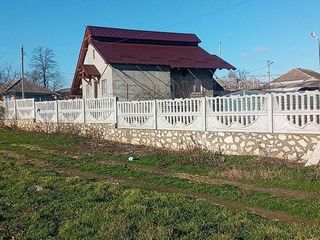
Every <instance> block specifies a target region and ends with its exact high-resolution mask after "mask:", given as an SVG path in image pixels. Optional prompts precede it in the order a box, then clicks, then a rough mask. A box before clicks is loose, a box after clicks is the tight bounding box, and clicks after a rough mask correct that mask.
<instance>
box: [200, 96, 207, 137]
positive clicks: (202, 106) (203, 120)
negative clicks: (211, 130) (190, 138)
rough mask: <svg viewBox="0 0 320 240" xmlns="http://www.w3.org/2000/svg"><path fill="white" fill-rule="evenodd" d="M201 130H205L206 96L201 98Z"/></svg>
mask: <svg viewBox="0 0 320 240" xmlns="http://www.w3.org/2000/svg"><path fill="white" fill-rule="evenodd" d="M201 117H202V130H203V131H207V97H202V98H201Z"/></svg>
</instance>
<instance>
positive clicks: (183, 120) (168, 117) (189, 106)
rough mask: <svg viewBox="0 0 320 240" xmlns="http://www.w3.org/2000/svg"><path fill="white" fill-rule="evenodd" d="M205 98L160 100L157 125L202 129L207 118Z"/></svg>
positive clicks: (161, 127)
mask: <svg viewBox="0 0 320 240" xmlns="http://www.w3.org/2000/svg"><path fill="white" fill-rule="evenodd" d="M204 99H205V98H202V99H201V98H190V99H174V100H158V101H157V125H158V128H159V129H177V130H202V129H203V124H204V122H205V118H204V117H203V113H205V109H204V104H203V100H204Z"/></svg>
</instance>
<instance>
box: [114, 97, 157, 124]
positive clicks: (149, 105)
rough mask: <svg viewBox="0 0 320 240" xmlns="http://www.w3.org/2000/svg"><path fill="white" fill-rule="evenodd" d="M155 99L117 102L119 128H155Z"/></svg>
mask: <svg viewBox="0 0 320 240" xmlns="http://www.w3.org/2000/svg"><path fill="white" fill-rule="evenodd" d="M155 102H156V101H132V102H118V103H117V114H118V126H119V128H141V129H143V128H148V129H155V128H156V118H155V107H156V105H155Z"/></svg>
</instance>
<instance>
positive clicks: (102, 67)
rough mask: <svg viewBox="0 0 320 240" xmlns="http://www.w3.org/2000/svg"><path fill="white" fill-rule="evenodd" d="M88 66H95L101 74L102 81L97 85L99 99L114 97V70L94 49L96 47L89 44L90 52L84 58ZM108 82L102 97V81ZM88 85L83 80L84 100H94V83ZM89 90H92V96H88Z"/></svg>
mask: <svg viewBox="0 0 320 240" xmlns="http://www.w3.org/2000/svg"><path fill="white" fill-rule="evenodd" d="M94 51H95V52H94ZM83 64H88V65H90V64H91V65H95V66H96V68H97V69H98V71H99V72H100V74H101V78H100V80H99V81H98V82H97V83H96V84H97V90H98V91H97V97H98V98H102V97H112V96H113V83H112V69H111V67H110V66H109V65H108V64H106V63H105V61H104V60H103V58H102V57H101V55H100V54H99V53H98V52H97V51H96V50H95V49H94V47H93V46H92V45H91V44H89V46H88V51H87V53H86V56H85V58H84V63H83ZM102 80H106V81H107V91H106V94H105V95H104V96H102V89H101V81H102ZM90 83H91V85H90V84H89V83H87V82H86V81H84V80H82V94H83V95H82V96H83V98H92V97H93V96H94V95H93V91H94V82H93V81H91V82H90ZM87 88H90V89H91V94H90V95H89V96H88V94H87V90H86V89H87Z"/></svg>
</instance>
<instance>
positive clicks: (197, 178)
mask: <svg viewBox="0 0 320 240" xmlns="http://www.w3.org/2000/svg"><path fill="white" fill-rule="evenodd" d="M11 145H12V146H20V147H24V148H26V149H29V150H32V151H41V152H45V153H50V154H58V155H60V154H61V153H58V152H57V151H54V150H47V149H43V148H41V147H39V146H36V145H30V144H11ZM64 155H66V156H68V157H70V158H72V159H75V160H78V159H79V158H80V157H79V156H75V155H72V154H68V153H65V154H64ZM100 163H103V164H106V165H113V166H123V163H122V162H119V161H113V160H105V161H100ZM127 167H128V168H129V169H130V170H133V171H143V172H148V173H155V174H160V175H162V176H167V177H176V178H180V179H186V180H189V181H192V182H197V183H204V184H210V185H218V184H226V185H230V186H234V187H238V188H241V189H244V190H249V191H256V192H263V193H269V194H272V195H274V196H278V197H292V198H296V199H310V198H313V199H320V196H319V195H317V194H314V193H310V192H305V191H298V190H291V189H283V188H276V187H261V186H256V185H252V184H246V183H241V182H235V181H230V180H226V179H221V178H212V177H209V176H204V175H198V174H189V173H183V172H172V171H170V170H167V169H161V168H158V167H150V166H142V165H137V164H127Z"/></svg>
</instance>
